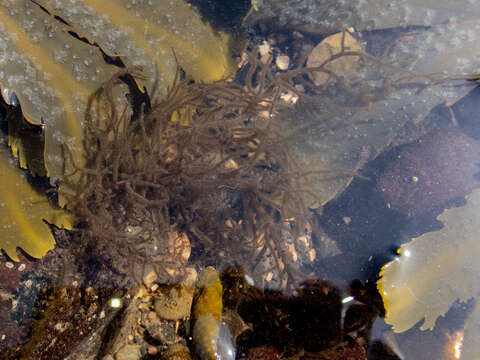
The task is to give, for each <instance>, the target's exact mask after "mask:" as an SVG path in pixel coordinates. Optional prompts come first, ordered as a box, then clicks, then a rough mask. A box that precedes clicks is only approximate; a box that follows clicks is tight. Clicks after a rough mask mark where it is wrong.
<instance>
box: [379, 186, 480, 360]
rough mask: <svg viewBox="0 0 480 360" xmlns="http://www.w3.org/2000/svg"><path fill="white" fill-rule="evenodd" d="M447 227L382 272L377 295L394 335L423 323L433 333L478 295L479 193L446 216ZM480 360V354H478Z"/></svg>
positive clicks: (407, 247)
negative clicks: (461, 303)
mask: <svg viewBox="0 0 480 360" xmlns="http://www.w3.org/2000/svg"><path fill="white" fill-rule="evenodd" d="M438 220H440V221H441V222H442V223H443V224H444V227H443V228H442V229H441V230H439V231H434V232H430V233H426V234H424V235H422V236H420V237H418V238H416V239H413V240H412V241H411V242H409V243H407V244H404V245H402V247H401V248H400V249H399V250H398V253H399V256H398V258H397V259H396V260H394V261H392V262H389V263H388V264H386V265H385V266H384V267H383V268H382V271H381V272H380V276H381V279H380V280H379V281H378V284H377V285H378V290H379V292H380V294H381V295H382V297H383V301H384V304H385V308H386V317H385V321H386V322H387V323H388V324H391V325H392V326H393V330H394V331H396V332H402V331H405V330H408V329H409V328H411V327H412V326H414V325H415V324H416V323H417V322H419V321H420V320H422V319H423V318H424V319H425V320H424V323H423V325H422V326H421V329H422V330H426V329H433V327H434V325H435V321H436V319H437V318H438V317H439V316H441V315H442V316H443V315H444V314H445V313H446V312H447V311H448V309H449V308H450V306H451V305H452V304H453V303H454V302H455V301H456V300H457V299H459V300H460V301H467V300H469V299H471V298H478V296H479V294H480V281H479V280H480V261H479V257H480V241H479V237H480V190H475V191H474V192H473V193H472V194H471V195H469V196H468V197H467V204H466V205H465V206H463V207H459V208H454V209H450V210H446V211H444V212H443V213H442V214H441V215H440V216H439V217H438ZM476 350H477V351H476V353H477V354H480V348H478V349H476Z"/></svg>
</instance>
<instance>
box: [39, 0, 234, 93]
mask: <svg viewBox="0 0 480 360" xmlns="http://www.w3.org/2000/svg"><path fill="white" fill-rule="evenodd" d="M38 3H39V4H41V5H42V6H44V7H46V8H48V9H50V10H51V11H52V12H53V13H55V14H56V15H59V16H60V17H62V18H63V19H64V20H66V21H68V22H70V23H71V24H72V25H73V26H74V27H75V29H76V31H78V32H79V34H80V35H81V36H82V37H86V38H87V39H89V41H92V42H95V43H97V44H99V45H100V46H101V47H102V49H103V50H104V51H105V52H106V53H107V54H109V55H111V56H113V55H119V56H120V57H121V59H122V61H123V62H124V63H125V64H126V65H127V67H129V66H141V67H142V68H143V71H144V73H145V75H146V79H147V80H146V81H145V82H144V83H142V85H145V86H146V88H147V89H148V90H149V91H150V90H152V87H153V83H154V81H157V82H158V85H159V88H158V89H157V90H158V91H159V94H157V95H164V94H165V93H166V87H167V86H168V85H170V84H171V83H172V81H173V77H174V75H175V70H176V66H177V63H176V60H175V56H174V53H175V54H176V58H177V59H178V62H179V64H180V66H181V67H182V68H183V69H184V70H185V72H186V73H187V74H188V75H190V76H193V77H194V79H195V80H197V81H206V82H210V81H214V80H219V79H220V78H223V77H226V76H228V75H232V74H233V72H234V71H235V66H234V63H233V61H232V58H231V56H230V51H229V49H228V46H227V42H228V37H227V35H225V34H216V33H214V31H213V30H212V28H211V27H210V26H209V25H207V24H205V23H203V21H202V20H201V19H200V17H199V16H198V14H197V13H196V12H195V11H194V9H193V8H192V7H191V6H189V5H188V4H187V3H186V2H185V1H184V0H171V1H163V0H153V1H136V2H132V1H130V0H102V1H97V0H78V1H75V2H72V1H69V0H39V1H38ZM150 92H151V91H150Z"/></svg>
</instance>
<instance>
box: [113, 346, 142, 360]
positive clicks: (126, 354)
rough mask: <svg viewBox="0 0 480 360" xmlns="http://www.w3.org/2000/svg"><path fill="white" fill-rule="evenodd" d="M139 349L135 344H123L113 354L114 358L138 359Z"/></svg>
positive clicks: (121, 359) (123, 359)
mask: <svg viewBox="0 0 480 360" xmlns="http://www.w3.org/2000/svg"><path fill="white" fill-rule="evenodd" d="M141 355H142V354H141V353H140V349H139V348H138V346H137V345H125V346H124V347H122V348H121V349H120V350H118V352H117V353H116V354H115V359H116V360H138V359H140V357H141Z"/></svg>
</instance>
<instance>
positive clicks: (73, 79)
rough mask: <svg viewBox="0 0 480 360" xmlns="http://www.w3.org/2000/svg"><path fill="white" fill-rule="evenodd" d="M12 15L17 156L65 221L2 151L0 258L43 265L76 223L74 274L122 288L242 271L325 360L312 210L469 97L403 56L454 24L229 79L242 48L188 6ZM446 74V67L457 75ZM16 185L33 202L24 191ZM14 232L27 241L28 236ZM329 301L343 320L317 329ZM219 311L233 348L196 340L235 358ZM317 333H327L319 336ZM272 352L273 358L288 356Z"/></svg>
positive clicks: (2, 78) (3, 19) (338, 47)
mask: <svg viewBox="0 0 480 360" xmlns="http://www.w3.org/2000/svg"><path fill="white" fill-rule="evenodd" d="M133 3H138V4H137V6H133V5H132V4H133ZM18 4H21V6H19V5H18ZM0 5H1V7H0V23H1V25H2V26H3V28H2V30H4V32H5V34H6V35H5V37H2V39H0V45H1V46H2V47H4V48H5V49H8V50H6V53H7V54H8V55H9V56H6V57H5V58H2V59H1V61H2V62H1V65H2V67H3V69H5V72H2V73H1V74H0V83H1V85H2V95H3V98H4V101H3V104H2V106H3V108H5V109H6V111H7V113H8V120H7V121H6V122H7V123H8V126H7V127H8V144H9V146H10V148H11V152H12V154H13V155H14V156H15V157H18V161H19V163H20V166H21V167H24V168H28V170H29V171H30V173H31V174H32V175H34V174H38V175H48V176H49V180H50V184H51V185H52V188H51V189H49V192H48V194H49V195H51V196H50V198H52V199H53V200H54V201H53V203H55V200H56V198H57V197H58V204H59V205H60V206H61V207H63V208H64V210H65V211H66V212H63V211H60V210H59V208H56V207H55V206H54V205H51V204H50V203H49V202H48V201H47V197H46V196H44V194H37V193H35V195H33V194H32V195H31V196H30V192H28V191H30V190H32V189H31V188H30V185H29V184H28V182H27V181H24V180H25V179H24V177H25V175H24V174H25V173H22V171H20V170H19V169H17V168H16V162H15V161H13V160H12V158H11V157H10V154H9V153H8V151H7V149H6V148H5V149H4V150H5V154H4V155H5V156H4V159H0V161H1V162H0V165H1V166H2V168H3V167H4V168H5V171H3V170H2V175H3V174H5V175H4V177H3V178H2V181H3V183H6V184H8V186H5V189H4V190H5V191H2V192H0V197H1V200H2V202H3V205H4V206H3V212H2V214H4V216H3V218H2V225H4V224H5V226H4V227H3V230H0V231H5V234H7V235H8V236H3V237H2V239H1V240H0V247H1V248H3V249H4V251H5V252H6V253H7V255H9V256H10V257H11V258H12V259H13V260H18V257H17V254H16V250H17V248H18V247H21V248H22V249H23V250H24V251H26V252H27V253H28V254H30V255H32V256H34V257H41V256H43V255H44V254H45V253H46V252H47V251H48V250H50V249H52V248H53V246H54V241H53V236H52V234H51V233H50V229H49V227H48V225H47V224H45V222H44V220H46V221H47V222H48V223H49V224H53V225H56V226H57V227H64V228H67V229H70V228H72V227H73V229H72V230H73V231H71V232H67V231H64V232H61V233H62V234H64V236H65V237H67V238H68V241H67V243H68V249H69V251H70V252H71V253H72V254H74V257H75V261H77V262H78V263H81V264H83V265H82V266H83V267H84V268H88V267H91V269H92V270H91V273H92V274H93V273H95V270H94V269H95V268H94V267H93V266H91V265H92V262H93V261H92V259H94V260H95V261H96V262H97V263H102V264H106V265H105V266H108V267H109V268H111V269H112V272H115V273H116V274H121V276H119V278H121V279H120V280H119V279H117V278H115V281H112V282H113V285H114V286H120V285H124V284H125V283H127V282H132V281H134V282H136V283H137V284H139V283H142V282H144V283H146V281H145V279H146V275H150V274H152V273H153V274H154V275H153V278H154V280H152V279H151V278H152V276H148V279H149V280H148V282H149V283H150V284H152V283H175V282H177V281H178V280H180V279H181V278H182V277H183V276H184V275H185V270H186V269H185V268H186V266H187V265H194V266H196V267H199V268H202V267H205V266H207V265H213V266H214V267H216V268H220V269H221V268H223V267H225V266H229V265H238V264H241V265H242V266H244V267H245V271H246V273H248V274H249V275H251V276H252V277H253V279H254V283H255V284H256V285H258V286H259V287H260V288H263V287H275V288H277V289H281V290H283V291H284V290H288V291H296V292H297V295H296V296H294V297H293V298H292V299H286V298H285V297H282V296H283V295H282V294H281V292H280V291H278V292H277V293H275V294H273V293H270V295H271V294H273V295H272V298H273V297H275V300H274V301H273V300H272V301H273V302H274V303H275V306H272V308H273V310H272V313H274V314H276V313H275V311H276V310H277V308H276V306H277V305H278V306H279V307H280V308H281V309H283V308H282V307H283V306H286V307H287V308H288V311H287V312H286V313H287V314H290V316H291V318H290V319H288V316H287V318H285V317H282V318H279V319H278V321H279V323H280V324H286V325H291V326H293V328H295V331H297V332H298V333H297V335H292V334H291V332H290V331H289V330H288V329H287V330H285V329H286V328H285V329H280V330H279V329H277V330H278V333H276V334H279V338H282V336H284V335H285V336H291V338H292V339H293V340H294V341H300V339H301V341H302V344H303V345H304V347H305V348H306V349H307V351H308V352H312V353H316V352H319V351H323V350H322V349H324V348H325V347H329V346H330V345H332V346H333V345H334V344H336V343H338V342H339V341H340V340H341V339H342V336H343V335H342V332H341V326H342V324H340V323H341V321H340V320H339V319H340V318H341V309H342V305H341V303H340V300H341V298H340V295H339V293H338V292H337V290H336V289H334V288H332V287H330V286H329V285H328V284H327V283H324V282H322V281H320V280H318V281H317V280H315V281H313V280H312V281H311V282H309V281H305V279H306V278H308V277H310V275H311V272H312V271H313V270H314V267H313V265H315V262H318V261H321V260H319V259H321V258H322V257H326V256H328V254H318V255H319V256H317V257H316V252H315V251H316V250H317V251H318V252H320V251H319V249H320V248H321V247H320V246H319V244H318V242H319V241H320V240H319V239H317V238H316V237H315V234H313V235H312V234H311V232H312V227H314V226H315V225H314V224H313V223H312V221H311V219H310V216H311V213H312V209H314V208H315V209H316V211H320V210H321V207H322V206H323V205H324V204H325V203H327V202H328V201H330V200H331V199H333V198H335V197H336V196H337V195H338V194H339V193H340V192H341V191H342V190H343V189H345V187H347V186H348V185H349V184H350V182H351V181H352V179H353V178H354V177H360V176H362V175H361V173H359V170H360V168H361V167H362V166H363V165H364V164H365V163H366V162H367V161H369V160H371V159H372V158H374V157H376V156H377V155H378V154H379V153H381V152H382V151H383V150H384V149H385V148H386V147H388V145H389V144H390V142H391V141H393V140H392V138H393V137H394V136H395V134H396V133H397V132H398V131H399V130H400V129H402V128H403V126H405V124H407V123H409V122H411V121H412V120H413V119H415V120H418V119H421V118H422V116H423V115H425V113H426V112H428V111H429V110H430V109H431V105H432V104H437V103H438V102H445V101H448V100H449V99H451V98H452V97H453V98H455V96H457V97H458V93H457V88H456V87H455V90H453V88H454V87H452V88H448V87H447V86H444V85H445V84H446V83H447V82H448V84H450V82H449V80H452V79H455V80H460V82H461V81H463V82H464V80H465V76H458V78H457V77H455V76H453V75H452V76H450V75H446V74H445V73H436V74H430V73H429V68H428V65H425V60H424V58H427V57H426V56H419V57H418V58H417V57H416V56H415V55H416V54H412V51H411V50H408V51H407V50H406V49H407V48H408V47H409V45H410V44H412V43H413V45H415V46H413V47H414V49H415V50H418V49H420V50H421V52H420V54H422V55H425V54H426V53H429V51H430V50H431V49H430V48H429V46H426V45H425V46H424V44H423V43H422V41H423V40H425V39H428V38H430V37H433V36H434V35H438V34H445V33H446V32H447V30H448V27H443V25H442V26H439V27H436V28H435V29H428V30H425V29H420V30H418V29H417V30H418V31H417V32H412V33H405V34H404V36H403V37H400V40H399V41H398V42H396V43H395V44H394V45H395V49H394V51H392V52H391V53H387V54H385V56H383V55H382V56H374V55H372V54H371V53H370V52H368V51H367V49H366V47H365V46H364V43H363V41H361V34H359V33H355V31H352V32H351V33H350V32H349V31H346V30H344V27H340V28H339V29H337V31H339V32H337V34H335V35H333V36H332V37H329V38H327V39H325V41H324V42H322V43H321V44H320V45H319V46H318V47H317V48H316V50H315V51H318V52H319V53H321V56H319V57H317V60H316V61H313V60H312V58H313V56H312V57H310V58H308V59H307V54H304V55H305V56H302V57H297V58H294V61H292V65H291V66H289V65H288V64H287V65H284V66H286V67H284V68H282V69H280V70H281V71H278V69H277V70H275V71H274V64H275V62H274V61H273V59H274V56H277V55H272V54H268V53H267V54H266V55H265V54H263V55H262V54H260V50H257V47H256V46H253V45H252V46H250V47H249V48H248V49H247V50H246V51H245V53H244V58H243V66H242V68H241V71H240V72H239V74H238V76H237V78H236V79H235V80H233V81H232V79H230V75H232V74H233V73H234V72H235V70H236V69H234V68H233V67H232V59H231V57H230V55H231V54H230V48H228V45H227V43H228V41H229V40H228V37H227V36H225V35H221V34H220V35H219V34H216V33H214V32H213V31H212V30H211V29H210V27H209V26H208V25H205V24H204V23H203V22H202V21H201V20H200V19H199V18H198V16H197V15H196V13H195V12H194V11H193V10H192V9H191V8H189V7H188V6H186V5H185V4H184V3H183V2H181V1H172V2H163V1H158V2H153V5H152V2H132V1H116V2H115V1H104V2H101V3H99V2H95V1H90V0H84V1H78V2H75V4H71V2H67V1H54V0H51V1H50V0H46V1H27V0H24V1H21V2H19V3H14V2H12V1H8V0H5V1H2V2H1V3H0ZM132 6H133V7H132ZM132 9H133V10H132ZM171 14H173V15H171ZM462 29H463V30H462V31H465V33H464V35H465V38H466V41H465V42H464V43H462V46H463V45H465V44H466V45H465V46H464V47H462V48H461V49H457V48H454V50H455V51H457V50H458V52H460V51H461V50H465V48H468V46H471V44H472V43H474V37H473V36H472V32H474V31H475V30H476V29H475V28H469V27H468V26H466V27H463V28H462ZM422 31H423V32H422ZM412 34H413V35H412ZM472 39H473V40H472ZM230 45H231V44H230ZM441 45H442V46H444V44H443V43H442V44H441ZM456 45H458V44H456ZM442 46H438V47H436V48H435V50H436V52H435V54H437V55H438V53H442ZM458 46H460V45H458ZM460 47H461V46H460ZM420 50H419V51H420ZM312 53H313V52H312ZM462 54H463V55H465V56H467V55H468V54H470V52H468V51H466V52H464V53H462ZM322 56H323V57H322ZM451 58H454V57H453V56H452V57H451ZM12 59H13V60H12ZM277 59H278V57H277ZM18 64H21V66H19V65H18ZM413 64H414V65H413ZM443 65H445V64H444V63H442V62H439V63H436V64H435V67H432V71H433V70H440V71H443V70H445V71H450V70H451V69H450V68H448V67H444V66H443ZM446 65H449V64H446ZM469 65H470V64H469ZM454 70H455V71H457V68H454ZM467 70H468V69H467ZM452 73H453V71H452ZM458 84H459V82H456V83H455V85H458ZM462 86H464V84H463V85H462ZM459 87H461V86H459ZM404 96H405V97H404ZM291 99H295V100H294V101H292V100H291ZM20 111H21V113H19V112H20ZM13 114H16V115H17V117H14V116H13ZM19 117H21V118H22V119H21V120H19ZM419 121H420V120H419ZM420 122H421V121H420ZM32 134H36V135H37V136H34V135H32ZM415 136H416V135H415ZM5 140H6V139H5ZM408 140H411V139H408ZM5 142H6V141H5ZM32 143H35V147H34V146H32ZM459 146H461V145H459ZM39 149H40V150H39ZM39 153H40V154H41V155H40V156H39V155H38V154H39ZM2 156H3V153H2ZM460 156H461V155H460ZM452 161H456V158H454V159H453V160H452ZM6 164H8V166H6ZM10 165H11V166H10ZM10 170H11V171H10ZM29 179H30V178H29ZM422 179H423V177H421V180H422ZM14 186H15V188H16V189H18V190H19V191H18V192H17V191H12V192H11V193H10V190H12V189H13V188H14ZM438 187H439V188H441V186H440V185H438ZM442 189H443V188H442ZM439 192H440V193H442V190H440V191H439ZM20 194H21V195H20ZM25 194H27V195H25ZM36 195H38V196H36ZM26 196H27V197H26ZM66 213H67V214H68V215H66ZM69 216H72V217H73V220H71V219H70V217H69ZM62 219H63V220H62ZM72 222H74V224H72ZM72 225H73V226H72ZM12 227H13V228H15V231H16V232H18V233H19V234H21V236H17V237H15V238H13V237H12V236H11V235H12V232H11V229H12ZM314 231H315V229H314ZM58 233H60V232H56V234H57V235H58ZM0 235H3V232H0ZM452 266H453V265H452ZM72 267H74V266H73V265H72ZM419 271H420V272H421V270H419ZM387 273H388V272H387V271H384V273H383V274H384V276H385V281H387V280H388V276H387ZM94 276H96V274H95V275H94ZM66 278H68V274H67V276H66ZM272 279H273V280H272ZM90 280H91V282H90V284H91V283H94V281H95V280H96V279H90ZM266 283H268V284H267V285H265V284H266ZM299 284H301V285H299ZM218 285H219V281H218V278H215V279H214V281H213V284H208V285H207V286H204V290H205V291H206V293H207V295H208V294H209V291H212V293H214V295H215V296H216V299H217V300H218V297H219V293H221V292H222V290H221V289H222V287H221V286H218ZM270 295H267V297H268V296H270ZM469 295H471V296H476V295H472V294H469ZM259 296H260V295H259ZM199 298H200V299H202V297H201V296H200V297H199ZM260 298H261V299H262V301H264V300H265V297H262V296H260ZM200 302H201V300H200ZM259 303H260V302H259ZM385 303H386V304H387V311H389V312H388V315H387V319H389V321H391V322H392V323H393V322H395V320H392V319H395V317H396V316H397V315H396V314H397V312H398V314H401V313H402V309H401V308H400V310H399V309H398V308H396V306H395V305H394V303H395V301H394V300H388V299H386V300H385ZM257 304H258V303H257ZM325 304H327V305H332V306H331V307H328V306H327V308H328V311H327V310H326V311H323V310H322V311H319V312H318V313H317V315H318V317H316V318H314V319H312V318H311V316H310V315H311V314H312V313H313V312H315V311H317V307H321V306H323V305H325ZM317 305H318V306H317ZM199 306H200V305H199V303H198V300H197V307H199ZM209 306H210V307H209V308H208V310H207V312H206V314H201V313H197V314H195V318H196V319H197V320H196V325H194V327H195V326H197V328H198V327H200V328H202V326H203V327H204V328H207V329H208V331H206V332H205V333H207V334H208V335H211V334H213V335H214V338H216V340H219V339H220V340H219V341H220V342H219V343H215V344H213V345H214V346H217V348H215V347H213V348H212V347H210V345H212V344H211V343H210V342H209V341H210V340H208V339H207V340H205V339H204V338H203V337H202V336H196V335H194V337H195V338H196V340H195V343H196V344H195V346H197V347H198V348H199V353H200V354H203V355H202V356H203V357H207V358H208V357H211V354H216V353H219V352H220V350H219V348H218V346H220V345H222V344H223V345H224V346H225V348H226V349H227V350H231V348H232V347H231V346H230V345H231V343H232V342H233V343H235V340H236V339H235V336H232V335H231V334H230V333H229V332H228V331H227V328H226V327H224V326H222V325H221V324H222V323H221V322H220V318H221V316H223V315H222V306H221V304H220V305H219V304H218V303H215V301H214V302H212V304H209ZM238 306H240V305H238ZM408 306H410V305H408ZM408 306H407V307H408ZM200 307H201V306H200ZM300 309H304V310H300ZM235 310H238V309H235ZM268 310H269V309H267V313H268ZM200 312H201V311H200ZM260 314H261V315H265V313H263V314H262V313H261V311H260ZM267 315H268V316H271V314H267ZM202 316H207V318H203V319H207V320H200V319H201V317H202ZM244 316H245V317H248V316H251V314H248V313H246V314H245V315H244ZM402 316H403V315H402ZM272 317H273V316H272ZM293 318H294V319H293ZM324 319H330V320H331V321H326V322H328V324H326V323H323V322H322V321H324ZM202 321H205V322H204V323H203V324H202ZM219 324H220V325H219ZM46 326H48V324H47V325H46ZM258 326H259V327H260V328H261V327H262V325H258ZM268 326H270V325H265V327H266V328H268ZM329 326H331V327H332V328H331V329H330V328H329ZM317 330H318V331H317ZM330 330H331V331H330ZM194 331H195V330H194ZM282 331H283V332H282ZM312 331H314V332H315V333H318V334H320V333H325V332H327V333H328V334H329V336H330V337H329V336H325V337H321V338H315V337H309V335H310V333H311V332H312ZM265 332H268V331H265ZM201 334H202V335H203V333H202V332H201ZM232 340H233V341H232ZM317 340H318V341H317ZM269 341H273V340H272V339H268V341H266V343H267V345H265V344H258V345H259V347H260V348H262V349H263V350H265V351H266V352H267V353H268V352H269V353H272V354H273V356H276V355H275V354H276V353H275V349H272V348H271V347H269V346H270V345H272V344H271V343H269ZM294 341H292V343H294ZM290 345H291V344H290ZM354 345H355V346H359V347H361V345H359V344H357V343H356V342H355V344H354ZM202 346H203V348H202ZM263 346H265V347H263ZM342 346H343V345H342ZM345 346H346V345H345ZM262 349H260V353H261V350H262ZM345 349H346V351H347V350H351V349H350V348H349V349H347V348H345ZM177 350H178V349H177ZM184 350H185V348H182V349H181V350H179V352H182V351H184ZM282 350H289V349H282ZM172 351H173V350H172ZM332 351H336V349H333V350H332ZM227 352H228V351H227ZM292 354H293V352H292ZM323 355H325V354H323ZM323 355H319V354H316V355H311V356H312V358H320V356H323ZM362 355H364V354H363V353H362ZM174 356H175V354H174V355H172V357H174ZM226 356H227V357H228V355H226ZM252 356H253V355H252ZM279 356H280V355H279ZM305 356H306V357H307V358H308V356H310V355H309V354H307V355H305ZM325 356H327V355H325Z"/></svg>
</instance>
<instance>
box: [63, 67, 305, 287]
mask: <svg viewBox="0 0 480 360" xmlns="http://www.w3.org/2000/svg"><path fill="white" fill-rule="evenodd" d="M256 71H257V73H256V76H255V77H253V76H251V75H249V76H250V77H251V78H250V79H247V86H245V87H244V86H239V85H235V84H233V83H229V82H226V81H218V82H214V83H211V84H204V83H197V82H194V81H192V80H190V79H184V80H177V81H176V82H175V83H174V84H172V86H171V87H170V89H169V91H168V94H167V96H166V97H165V98H164V99H162V100H161V101H158V102H153V104H152V105H151V107H150V108H149V109H147V108H146V107H145V108H144V109H143V110H142V112H141V114H139V113H138V114H135V115H136V116H133V115H132V113H133V111H132V109H133V108H134V106H132V104H131V103H129V102H128V101H127V100H128V96H127V97H125V96H124V95H123V94H122V90H123V89H124V88H123V87H124V85H123V84H122V81H121V79H122V77H124V76H125V74H126V73H121V74H118V75H117V76H115V77H113V78H112V79H111V80H110V81H109V82H108V83H106V84H105V86H103V87H102V88H101V89H99V90H98V91H97V92H96V93H95V94H94V96H92V98H91V99H90V102H89V106H88V110H87V113H86V117H85V124H84V126H85V140H84V147H85V150H86V153H87V163H86V166H84V167H80V166H77V165H75V159H73V157H72V156H71V153H70V151H69V149H68V147H67V146H66V147H65V150H66V154H67V155H68V154H70V156H67V159H68V160H69V161H70V162H71V163H72V164H73V165H74V168H75V173H74V174H70V175H72V176H70V179H75V181H78V178H79V176H80V182H81V184H82V189H83V190H82V192H81V193H80V194H66V196H67V197H68V198H69V208H70V209H71V211H72V212H73V213H74V214H75V215H76V216H77V218H78V219H79V220H80V222H79V225H78V228H79V229H81V230H82V231H81V233H82V240H81V242H82V243H83V244H87V243H88V244H89V245H84V246H88V247H90V248H93V249H95V251H99V252H101V253H102V254H103V255H104V257H105V254H106V257H107V258H109V259H110V261H111V262H112V263H113V264H114V265H116V266H117V267H119V268H122V267H123V266H124V265H126V264H122V262H123V260H124V259H126V261H127V263H128V269H130V270H129V271H130V275H132V276H133V277H134V278H135V279H137V280H138V279H141V277H142V276H143V275H142V274H143V271H144V266H145V265H150V266H152V267H153V269H154V271H155V272H156V274H157V279H158V280H159V281H165V282H167V281H174V280H175V278H176V277H178V276H179V275H181V274H182V270H183V268H184V266H185V264H186V262H187V260H188V259H189V255H190V248H191V249H192V254H193V256H192V259H191V260H193V261H198V262H201V263H202V264H203V265H205V264H216V265H221V264H233V263H237V264H241V265H243V266H245V267H246V268H247V269H249V270H250V271H252V272H253V273H254V272H255V271H256V270H257V272H258V269H256V267H257V266H258V263H259V261H260V259H261V258H262V257H265V256H268V257H269V259H271V267H272V268H271V269H265V267H263V268H262V269H261V271H262V272H263V273H266V272H271V271H273V272H276V273H277V274H280V276H281V277H282V278H283V279H284V280H285V281H287V280H292V279H295V278H296V275H297V270H296V269H295V268H294V267H293V266H291V264H290V262H289V261H288V259H287V256H286V254H285V249H284V247H283V241H282V239H284V237H285V236H286V235H285V234H288V233H290V234H292V235H293V239H295V238H296V237H297V236H298V234H299V233H301V232H302V231H303V230H304V229H305V215H306V212H307V209H308V206H307V204H306V203H305V201H304V197H303V192H302V191H301V190H300V189H301V188H302V186H301V182H302V179H301V175H300V174H301V169H300V168H299V167H298V166H297V165H296V164H295V162H294V161H293V160H292V158H291V156H290V154H289V148H288V139H287V137H286V136H285V134H284V132H282V129H281V128H279V127H278V126H277V124H276V123H275V122H274V121H273V114H274V113H275V111H276V106H277V102H278V99H279V94H280V86H278V85H277V84H275V83H273V82H270V85H269V86H265V87H263V85H264V84H265V83H267V81H265V78H264V77H265V74H266V73H267V72H266V70H265V68H260V69H256ZM262 71H263V72H262ZM133 75H134V76H139V75H138V74H136V73H135V72H133ZM253 78H255V79H257V80H256V82H257V83H260V85H259V86H257V87H254V84H253V80H252V79H253ZM258 78H260V79H261V81H258ZM177 79H178V76H177ZM124 92H125V91H124ZM119 94H120V95H119ZM125 99H127V100H125ZM73 175H74V176H73ZM287 219H288V221H286V220H287ZM139 264H140V265H141V268H139V267H138V265H139ZM124 270H125V269H124Z"/></svg>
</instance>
